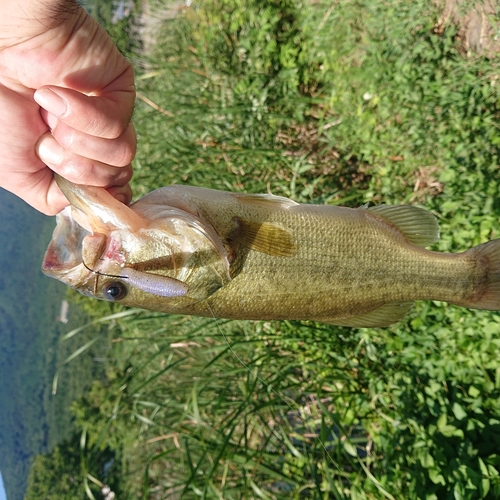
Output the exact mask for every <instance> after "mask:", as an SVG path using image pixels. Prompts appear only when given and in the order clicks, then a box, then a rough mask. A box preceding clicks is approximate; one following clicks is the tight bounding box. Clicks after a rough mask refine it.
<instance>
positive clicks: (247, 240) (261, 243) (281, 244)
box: [230, 218, 297, 257]
mask: <svg viewBox="0 0 500 500" xmlns="http://www.w3.org/2000/svg"><path fill="white" fill-rule="evenodd" d="M235 221H236V223H237V225H238V227H237V228H236V229H235V230H234V231H233V232H232V233H231V235H230V239H231V240H233V241H236V242H237V243H240V244H241V245H243V246H245V247H247V248H250V249H252V250H255V251H257V252H262V253H266V254H268V255H274V256H277V257H291V256H292V255H294V254H295V253H296V252H297V248H296V246H295V243H294V241H293V237H292V235H291V234H290V233H289V232H288V231H286V230H284V229H281V228H280V227H278V226H275V225H274V224H269V223H268V222H253V221H247V220H244V219H240V218H235Z"/></svg>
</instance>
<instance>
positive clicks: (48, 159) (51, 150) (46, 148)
mask: <svg viewBox="0 0 500 500" xmlns="http://www.w3.org/2000/svg"><path fill="white" fill-rule="evenodd" d="M37 153H38V156H39V158H40V160H42V161H43V162H44V163H45V164H46V165H49V166H57V165H59V163H61V161H62V159H63V157H64V148H63V147H62V146H61V145H60V144H59V143H58V142H57V141H56V140H55V139H54V138H53V137H45V138H43V139H42V140H41V141H40V142H39V143H38V148H37Z"/></svg>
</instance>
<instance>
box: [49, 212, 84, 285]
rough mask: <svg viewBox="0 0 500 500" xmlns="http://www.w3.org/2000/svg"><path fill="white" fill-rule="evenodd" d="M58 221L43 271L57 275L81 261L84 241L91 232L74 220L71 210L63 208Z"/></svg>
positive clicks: (50, 274)
mask: <svg viewBox="0 0 500 500" xmlns="http://www.w3.org/2000/svg"><path fill="white" fill-rule="evenodd" d="M56 221H57V224H56V228H55V229H54V233H53V235H52V240H51V242H50V244H49V247H48V248H47V251H46V253H45V257H44V259H43V264H42V270H43V272H44V273H45V274H47V275H49V276H55V277H57V275H59V274H61V273H65V272H68V271H70V270H71V269H74V268H75V267H76V266H78V265H79V264H80V263H81V261H82V242H83V239H84V238H85V237H86V236H88V235H89V234H90V233H89V232H88V231H87V230H86V229H83V228H82V227H81V226H80V225H79V224H77V223H76V222H75V221H74V219H73V218H72V217H71V214H70V212H69V211H66V210H63V211H62V212H61V213H60V214H58V215H57V218H56Z"/></svg>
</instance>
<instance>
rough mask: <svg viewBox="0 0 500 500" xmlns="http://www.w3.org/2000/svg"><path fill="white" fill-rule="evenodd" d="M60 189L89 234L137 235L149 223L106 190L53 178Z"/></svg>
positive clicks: (73, 214)
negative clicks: (125, 231)
mask: <svg viewBox="0 0 500 500" xmlns="http://www.w3.org/2000/svg"><path fill="white" fill-rule="evenodd" d="M54 177H55V179H56V182H57V185H58V186H59V188H60V189H61V191H62V192H63V194H64V196H66V198H67V199H68V201H69V202H70V203H71V206H72V208H73V210H72V216H73V218H74V219H75V220H76V221H77V222H78V223H79V224H80V225H81V226H82V227H84V228H85V229H87V230H88V231H90V232H99V233H103V234H107V233H109V231H111V230H113V229H128V230H130V231H134V232H135V231H138V230H139V229H140V228H142V227H144V226H145V225H146V221H145V220H144V219H143V218H142V217H140V216H139V215H138V214H137V213H135V212H134V211H133V210H132V209H131V208H129V207H128V206H127V205H124V204H123V203H121V202H119V201H118V200H117V199H115V198H114V197H113V196H111V195H110V194H109V193H108V192H107V191H106V190H105V189H104V188H98V187H93V186H81V185H79V184H73V183H72V182H69V181H68V180H66V179H64V178H63V177H61V176H60V175H57V174H54Z"/></svg>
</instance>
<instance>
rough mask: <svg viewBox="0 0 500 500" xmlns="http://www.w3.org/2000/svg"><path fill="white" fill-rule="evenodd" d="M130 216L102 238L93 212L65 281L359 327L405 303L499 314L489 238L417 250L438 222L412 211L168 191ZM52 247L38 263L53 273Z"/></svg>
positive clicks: (56, 262)
mask: <svg viewBox="0 0 500 500" xmlns="http://www.w3.org/2000/svg"><path fill="white" fill-rule="evenodd" d="M60 182H61V181H60ZM64 187H65V189H66V191H67V190H71V193H70V197H71V196H77V198H78V199H77V200H73V201H72V200H71V199H70V201H72V203H73V205H78V204H80V205H79V206H80V208H79V209H78V210H80V212H81V211H82V210H84V211H85V210H86V209H85V208H82V207H84V205H85V203H84V201H82V198H85V197H86V196H90V198H92V199H94V198H95V196H97V195H99V196H102V193H100V192H98V193H97V194H92V193H91V194H88V193H86V192H79V193H78V194H77V195H75V194H74V193H75V190H74V188H73V185H71V184H69V183H67V184H65V185H64ZM66 191H65V194H66ZM66 196H68V194H66ZM99 203H100V204H101V205H102V204H103V201H101V200H100V201H99ZM88 205H90V203H88ZM94 205H95V204H94ZM129 211H130V212H133V214H130V219H131V222H127V221H126V219H127V217H125V218H124V219H123V220H125V222H123V220H122V219H120V221H114V222H113V224H111V227H110V228H108V231H107V233H106V231H103V229H102V227H103V222H102V219H105V218H106V217H103V216H100V217H98V218H99V220H98V222H97V223H95V224H94V226H95V228H96V229H95V230H93V231H92V232H93V233H94V236H91V237H89V236H86V237H83V238H82V237H79V238H76V240H78V241H80V242H81V241H83V250H81V251H80V253H81V254H82V255H92V258H91V259H89V260H90V261H91V262H92V265H93V266H94V268H92V269H91V270H89V269H88V267H89V266H88V264H87V263H86V262H85V263H84V264H85V265H83V267H82V265H80V267H79V268H78V269H79V270H78V273H76V275H77V277H76V278H73V281H71V282H70V280H69V279H66V282H67V283H68V284H70V285H71V286H74V287H75V288H77V289H79V290H80V291H82V293H86V294H88V295H92V296H95V297H97V298H105V299H115V300H120V301H121V302H122V303H124V304H126V305H131V306H141V307H144V308H147V309H153V310H158V311H165V312H175V313H181V314H193V315H202V316H214V317H224V318H236V319H266V320H271V319H310V320H317V321H321V322H325V323H333V324H341V325H346V326H359V327H364V326H385V325H387V324H390V323H393V322H395V321H398V320H399V319H401V318H402V317H404V316H405V314H406V313H407V311H408V309H409V308H410V306H411V304H412V302H413V301H415V300H429V299H432V300H441V301H447V302H451V303H454V304H458V305H463V306H466V307H475V308H485V309H500V271H499V269H500V242H499V240H496V241H492V242H489V243H486V244H483V245H480V246H478V247H475V248H473V249H471V250H468V251H466V252H463V253H460V254H444V253H438V252H432V251H429V250H426V249H425V248H424V246H428V245H429V244H431V243H433V242H434V241H436V240H437V238H438V228H437V223H436V220H435V218H434V216H432V215H431V214H430V213H429V212H427V211H425V210H423V209H420V208H417V207H412V206H380V207H373V208H365V207H363V208H358V209H350V208H343V207H332V206H324V205H300V204H297V203H295V202H293V201H291V200H289V199H286V198H281V197H275V196H270V195H247V194H235V193H226V192H219V191H214V190H209V189H202V188H193V187H187V186H171V187H167V188H162V189H158V190H156V191H154V192H153V193H150V194H149V195H147V196H145V197H144V198H142V199H141V200H139V201H138V202H136V203H135V204H134V205H132V206H131V208H130V209H129ZM80 216H81V214H80ZM76 217H77V218H78V214H77V215H76ZM108 218H109V217H108ZM141 221H142V222H141ZM127 224H128V225H129V227H127ZM104 225H105V224H104ZM90 226H92V223H90ZM56 231H57V229H56ZM101 231H103V235H102V236H99V235H100V234H101ZM104 233H106V234H104ZM96 235H97V240H98V243H99V244H96V243H92V245H91V242H92V241H93V240H91V238H95V237H96ZM85 238H88V239H85ZM99 245H100V246H99ZM55 247H56V246H55V245H54V244H53V246H52V248H50V247H49V251H48V253H47V256H46V261H45V264H44V270H45V272H47V273H48V274H50V275H53V276H54V275H55V276H56V277H59V278H60V279H61V275H60V269H61V268H63V267H65V263H61V262H60V260H61V259H58V257H57V255H58V252H57V249H56V248H55ZM87 247H88V250H87ZM96 248H97V250H96ZM115 254H116V255H115ZM96 256H97V257H96ZM76 261H78V258H77V259H74V258H72V260H71V265H72V266H73V267H72V269H73V270H72V271H71V272H73V273H75V271H74V267H75V266H74V264H75V262H76ZM127 273H128V275H127ZM111 292H112V293H111ZM120 293H123V296H119V295H120ZM162 294H163V295H162ZM113 295H115V296H113Z"/></svg>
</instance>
